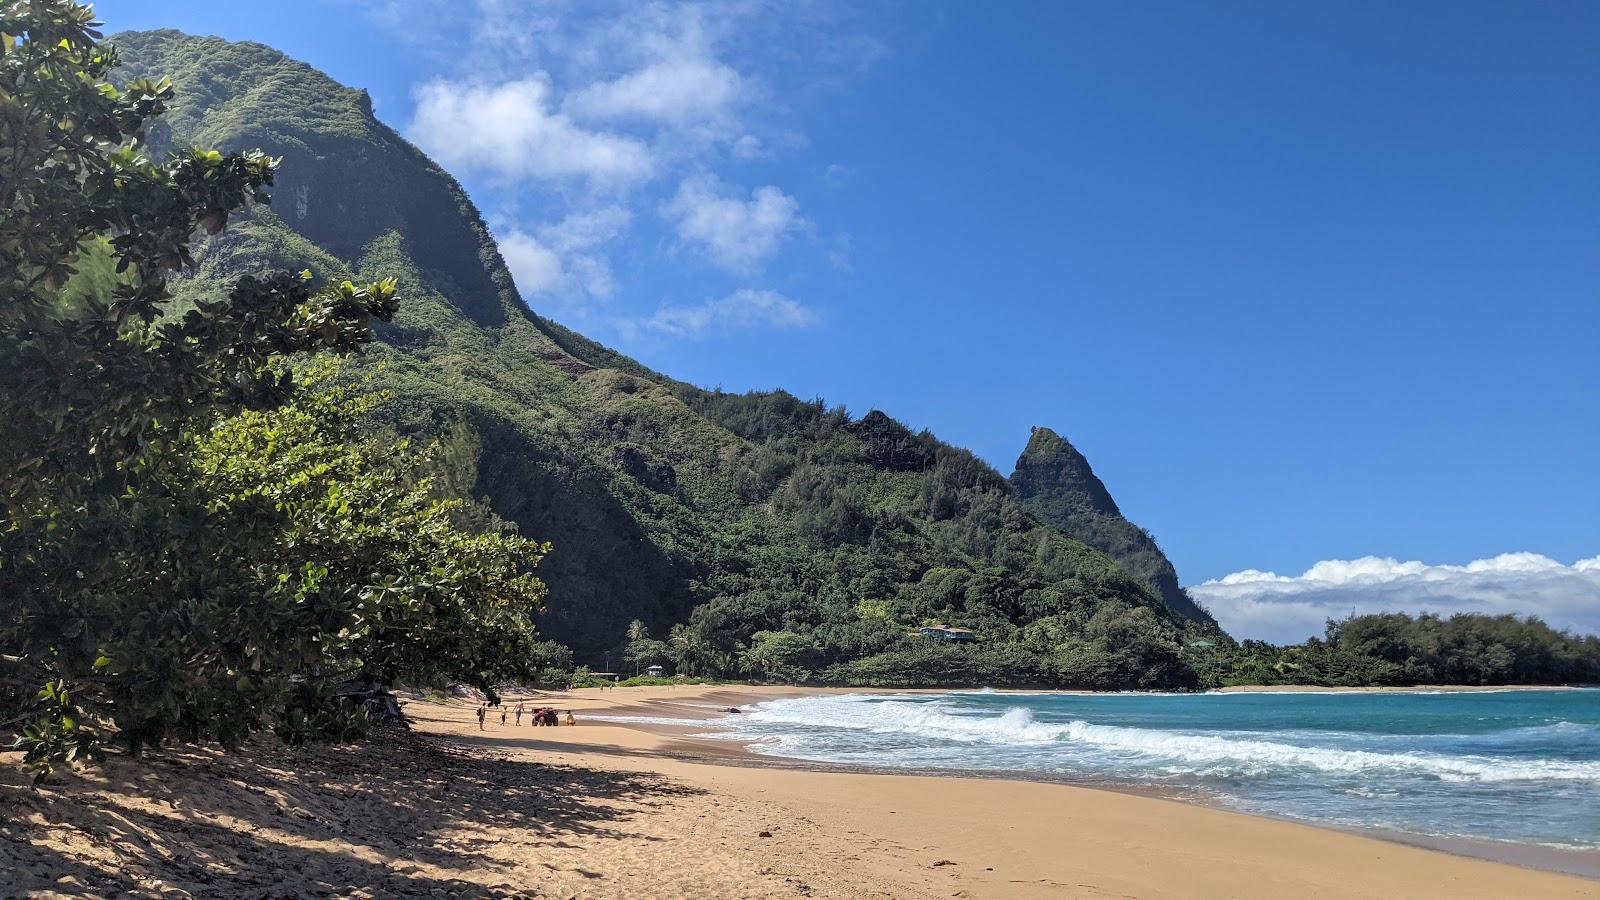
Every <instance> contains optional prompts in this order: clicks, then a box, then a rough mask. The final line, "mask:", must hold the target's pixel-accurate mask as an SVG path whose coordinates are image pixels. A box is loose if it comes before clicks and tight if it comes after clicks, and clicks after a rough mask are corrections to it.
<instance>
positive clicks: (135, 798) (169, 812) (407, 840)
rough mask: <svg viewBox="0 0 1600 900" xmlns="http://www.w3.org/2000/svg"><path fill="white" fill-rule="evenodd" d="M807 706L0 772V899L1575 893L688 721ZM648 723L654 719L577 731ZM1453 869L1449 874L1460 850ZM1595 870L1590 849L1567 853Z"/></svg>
mask: <svg viewBox="0 0 1600 900" xmlns="http://www.w3.org/2000/svg"><path fill="white" fill-rule="evenodd" d="M817 693H826V691H823V690H820V689H815V688H783V687H777V688H772V687H751V686H725V685H710V686H696V687H689V686H678V687H640V688H624V689H617V690H614V691H612V690H607V691H604V692H601V691H599V690H595V689H588V690H581V691H575V692H572V693H558V692H537V693H535V692H526V693H524V692H508V693H507V694H506V700H507V701H509V703H508V706H507V709H508V712H509V710H510V709H514V708H515V706H516V703H517V701H518V699H519V697H520V698H522V699H525V700H526V701H528V702H529V703H530V704H532V705H538V706H554V707H556V708H557V709H560V710H563V711H565V710H569V709H570V710H572V711H573V712H574V714H575V715H576V716H577V726H576V727H566V726H563V727H559V728H533V727H531V726H530V725H529V724H528V723H527V720H526V719H524V723H523V725H522V726H521V727H518V726H517V725H516V724H515V720H514V718H512V717H511V716H510V715H508V718H507V723H506V724H505V725H501V724H500V721H499V712H500V710H498V709H497V710H494V711H493V714H492V715H491V716H490V717H489V718H488V720H487V721H486V722H485V723H484V724H483V726H482V727H481V728H480V726H479V723H478V721H477V718H476V715H475V707H476V703H475V702H474V701H470V700H454V701H447V702H439V701H433V700H428V699H422V698H413V699H409V700H405V701H404V703H405V707H406V711H407V713H408V715H409V716H410V717H411V720H412V723H413V724H412V727H411V728H410V729H409V730H407V729H400V728H391V727H386V728H383V729H380V730H378V731H377V732H375V733H373V734H372V735H371V736H370V739H369V740H365V741H361V742H358V743H353V744H344V745H316V746H309V747H302V748H295V747H288V746H284V745H282V744H281V743H279V742H278V741H276V740H274V739H273V738H271V737H270V736H262V737H260V738H258V739H256V740H254V741H252V742H251V743H250V744H249V746H248V747H247V748H245V750H244V751H243V752H240V753H235V754H229V753H224V752H222V751H220V750H219V749H217V748H213V747H195V746H174V747H167V748H157V749H153V750H150V751H148V752H147V753H146V754H145V756H144V757H143V758H141V759H132V758H129V757H127V756H126V755H125V754H121V753H113V754H111V755H109V756H108V757H107V758H106V759H105V760H104V761H103V762H102V763H100V764H98V765H95V766H90V767H87V768H83V769H80V770H76V771H73V772H64V773H61V774H59V775H58V776H55V777H52V778H51V779H50V780H49V781H48V782H46V783H45V784H44V785H43V786H41V787H40V788H39V789H38V790H33V789H30V788H29V786H28V779H27V777H26V776H25V775H24V774H23V773H22V772H20V771H19V770H18V769H17V768H16V767H15V765H14V763H15V762H16V759H15V756H16V755H15V754H7V755H5V758H4V759H0V764H5V765H4V768H0V896H8V897H9V896H18V897H81V896H155V895H156V894H160V895H161V896H164V897H166V896H171V897H176V898H185V897H193V898H199V897H218V896H230V897H231V896H239V897H279V896H318V897H322V896H327V897H335V896H338V897H361V898H378V897H405V898H417V900H432V898H435V897H445V898H463V900H479V898H484V900H487V898H519V900H520V898H528V900H533V898H577V900H610V898H616V900H633V898H637V897H651V898H660V900H720V898H741V900H798V898H806V900H883V898H892V900H933V898H951V897H957V898H985V900H1046V898H1049V900H1058V898H1085V900H1087V898H1096V900H1100V898H1106V897H1128V898H1133V897H1137V898H1139V900H1188V898H1192V897H1229V898H1236V900H1280V898H1282V897H1317V898H1319V900H1337V898H1349V900H1357V898H1374V897H1406V898H1440V900H1443V898H1450V900H1503V898H1506V897H1516V898H1518V900H1543V898H1562V900H1569V898H1570V900H1576V898H1592V897H1595V896H1597V895H1600V884H1597V882H1596V881H1594V880H1589V879H1585V878H1581V877H1576V876H1572V875H1564V874H1559V873H1556V872H1553V871H1550V870H1549V868H1550V867H1549V866H1544V867H1542V868H1541V867H1540V863H1541V861H1540V860H1538V859H1534V858H1532V857H1524V858H1523V859H1522V860H1521V861H1520V862H1521V865H1512V864H1507V863H1504V862H1495V861H1486V860H1483V859H1479V858H1474V857H1473V856H1472V855H1471V854H1472V851H1471V850H1470V848H1465V847H1463V846H1460V845H1456V846H1452V847H1449V848H1444V849H1449V850H1451V851H1453V852H1442V850H1441V848H1428V847H1419V846H1417V843H1419V842H1417V841H1411V840H1407V839H1406V836H1398V835H1384V834H1373V833H1364V832H1352V831H1345V830H1338V829H1333V828H1329V827H1325V826H1318V825H1311V824H1307V823H1303V822H1295V821H1291V820H1282V819H1274V818H1268V817H1262V816H1258V815H1251V814H1246V813H1242V812H1235V811H1231V810H1227V809H1219V808H1214V807H1211V806H1206V805H1202V804H1199V803H1197V802H1195V801H1194V799H1193V798H1189V799H1174V798H1173V797H1171V796H1162V795H1160V794H1159V793H1158V792H1146V791H1124V790H1120V789H1111V788H1110V787H1109V786H1105V785H1093V786H1083V785H1079V784H1072V783H1061V782H1056V781H1048V780H1039V779H1038V778H1037V777H1034V778H1029V777H1026V775H1027V773H1021V774H1022V775H1023V777H1016V776H1014V775H1011V773H993V775H994V777H978V776H975V775H974V774H970V773H962V772H905V771H895V770H884V769H873V768H867V767H848V768H846V767H821V766H818V765H816V764H813V763H809V762H805V761H795V760H790V759H787V758H784V757H777V756H773V755H769V754H762V753H758V752H755V751H753V750H751V749H749V748H747V747H746V746H745V745H743V744H742V743H740V742H737V741H728V740H714V739H706V738H696V737H693V736H692V735H689V734H686V733H685V732H693V731H695V730H696V726H695V725H694V724H692V723H685V720H686V719H690V718H695V717H705V718H709V717H714V716H717V715H718V714H719V713H721V712H722V711H723V710H725V709H726V708H728V707H729V706H746V705H747V704H750V703H756V702H760V701H762V700H766V699H775V698H779V697H794V696H804V695H808V694H817ZM600 715H624V716H655V717H657V718H659V719H662V720H675V721H676V723H677V724H676V725H669V724H655V725H650V724H640V725H629V724H628V723H626V722H621V723H617V722H608V721H600V720H598V719H597V718H595V717H596V716H600ZM1463 852H1465V853H1466V854H1467V855H1463ZM1594 858H1596V859H1600V854H1594Z"/></svg>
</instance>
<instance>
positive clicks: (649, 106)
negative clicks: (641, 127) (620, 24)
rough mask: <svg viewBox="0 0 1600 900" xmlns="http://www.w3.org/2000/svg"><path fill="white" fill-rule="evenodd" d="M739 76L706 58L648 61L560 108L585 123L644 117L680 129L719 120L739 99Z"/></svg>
mask: <svg viewBox="0 0 1600 900" xmlns="http://www.w3.org/2000/svg"><path fill="white" fill-rule="evenodd" d="M741 89H742V82H741V80H740V78H739V73H737V72H735V71H734V70H733V69H730V68H728V67H727V66H725V65H723V64H721V63H719V62H716V61H714V60H709V59H682V60H673V61H668V62H658V63H652V64H651V65H648V66H645V67H644V68H642V69H639V70H638V71H636V72H633V73H631V74H628V75H624V76H622V77H621V78H617V79H615V80H613V81H602V82H597V83H595V84H591V85H589V86H588V87H585V88H583V89H582V90H579V91H577V92H576V93H574V94H572V95H570V96H569V97H567V100H566V102H565V103H564V104H563V107H562V108H563V109H564V110H566V111H567V112H570V113H571V114H573V115H574V116H577V117H579V118H585V119H643V120H649V121H656V122H666V123H669V124H674V125H684V124H688V123H691V122H696V121H703V120H707V119H718V118H721V117H722V116H724V115H725V114H726V113H727V110H728V107H729V106H731V105H732V104H733V103H734V102H735V101H737V100H738V99H739V96H740V93H741Z"/></svg>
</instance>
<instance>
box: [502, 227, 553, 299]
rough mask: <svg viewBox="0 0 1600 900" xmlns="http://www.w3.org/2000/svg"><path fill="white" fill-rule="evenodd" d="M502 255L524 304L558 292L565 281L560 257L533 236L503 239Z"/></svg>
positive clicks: (514, 234) (517, 233)
mask: <svg viewBox="0 0 1600 900" xmlns="http://www.w3.org/2000/svg"><path fill="white" fill-rule="evenodd" d="M500 256H501V257H503V258H504V259H505V261H506V268H508V269H510V270H511V278H512V279H513V280H514V281H516V283H517V292H518V293H520V294H521V295H522V299H523V300H524V301H526V300H528V298H530V297H532V296H533V295H534V294H541V293H544V292H546V291H551V290H555V289H556V288H557V287H560V286H561V285H562V284H563V283H564V282H565V281H566V273H565V272H563V271H562V266H561V257H560V256H557V255H556V252H555V251H554V250H551V249H550V248H549V247H547V246H545V245H544V244H543V243H541V242H540V241H539V239H538V238H536V237H534V236H533V235H531V234H526V233H524V232H521V231H512V232H510V233H508V234H506V235H505V236H503V237H501V238H500Z"/></svg>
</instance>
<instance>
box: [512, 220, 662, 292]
mask: <svg viewBox="0 0 1600 900" xmlns="http://www.w3.org/2000/svg"><path fill="white" fill-rule="evenodd" d="M632 218H633V217H632V215H631V214H629V212H628V211H627V209H625V208H623V207H621V206H605V207H601V208H599V209H593V210H588V211H585V212H578V213H573V214H572V215H570V216H567V217H566V218H565V219H562V220H561V221H560V222H557V223H556V224H554V225H545V226H543V227H541V228H539V229H538V230H537V235H530V234H528V233H527V232H524V231H521V230H517V229H513V230H511V231H509V232H507V233H506V235H505V236H504V237H502V238H501V239H500V254H501V256H503V257H504V258H505V261H506V267H507V268H509V269H510V270H511V277H512V278H513V279H515V280H516V282H517V290H518V292H519V293H521V294H522V297H523V299H524V300H528V299H529V298H531V297H532V296H533V295H535V294H547V293H556V292H566V293H572V292H574V291H581V292H582V293H584V294H587V295H589V296H591V297H596V298H599V299H602V300H604V299H607V298H609V297H610V296H611V295H612V293H613V292H614V291H615V290H616V282H615V280H614V279H613V278H612V275H611V267H610V265H609V264H607V262H606V259H605V257H604V256H603V255H600V254H598V253H594V252H591V251H593V250H594V249H595V248H597V247H599V246H601V245H603V244H606V243H607V242H610V241H612V240H615V239H616V238H617V237H618V236H619V235H621V234H622V233H623V232H624V231H626V230H627V227H628V225H629V223H630V222H631V221H632Z"/></svg>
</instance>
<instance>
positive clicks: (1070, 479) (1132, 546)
mask: <svg viewBox="0 0 1600 900" xmlns="http://www.w3.org/2000/svg"><path fill="white" fill-rule="evenodd" d="M1011 486H1012V487H1013V488H1015V489H1016V492H1017V499H1019V500H1021V501H1022V506H1023V508H1024V509H1026V510H1027V511H1028V512H1030V513H1033V515H1034V516H1035V517H1037V518H1038V519H1039V521H1041V522H1045V523H1047V524H1050V525H1054V526H1055V527H1056V528H1059V529H1060V530H1061V532H1062V533H1063V534H1066V535H1067V536H1069V537H1073V538H1076V539H1078V540H1080V541H1082V542H1084V543H1085V544H1088V545H1089V546H1091V547H1093V548H1095V549H1096V550H1099V551H1100V552H1101V553H1104V554H1105V555H1107V556H1109V557H1111V558H1112V559H1114V560H1116V561H1117V565H1119V566H1121V567H1122V570H1123V571H1124V572H1127V573H1128V574H1130V575H1132V576H1134V577H1135V578H1138V579H1140V580H1142V581H1144V582H1145V583H1146V584H1148V585H1150V587H1151V588H1153V589H1154V590H1155V591H1156V593H1158V594H1160V595H1161V599H1162V600H1164V601H1166V604H1167V605H1168V606H1170V607H1172V608H1173V609H1174V610H1176V611H1177V612H1178V613H1179V614H1180V615H1183V616H1186V617H1188V618H1190V619H1194V620H1195V621H1198V622H1206V623H1209V624H1215V622H1214V621H1213V620H1212V618H1211V615H1210V614H1209V613H1207V612H1206V611H1205V610H1203V609H1201V608H1200V606H1199V605H1198V604H1197V603H1195V602H1194V599H1193V598H1192V597H1190V596H1189V595H1188V593H1186V592H1185V591H1184V590H1183V588H1182V587H1180V586H1179V585H1178V572H1177V570H1176V569H1174V568H1173V567H1172V561H1171V560H1169V559H1167V555H1166V554H1165V553H1162V552H1161V548H1160V547H1159V546H1158V545H1157V544H1156V540H1155V538H1153V537H1151V536H1150V532H1148V531H1145V530H1144V529H1143V528H1140V527H1139V526H1137V525H1135V524H1133V523H1132V522H1130V521H1128V520H1127V519H1126V518H1124V517H1123V515H1122V510H1120V509H1118V508H1117V501H1115V500H1113V499H1111V492H1110V491H1108V490H1106V486H1105V483H1104V482H1102V481H1101V480H1100V478H1099V476H1097V475H1095V474H1094V469H1093V468H1091V467H1090V465H1089V460H1088V459H1087V458H1085V457H1084V455H1083V454H1082V453H1079V452H1078V448H1076V447H1074V446H1072V444H1071V443H1070V442H1069V441H1067V439H1066V438H1064V437H1062V436H1061V435H1059V434H1056V433H1055V432H1054V431H1051V430H1050V429H1048V428H1035V429H1033V435H1032V437H1030V438H1029V439H1028V446H1027V447H1025V448H1023V451H1022V456H1020V457H1019V458H1018V459H1017V468H1016V471H1014V472H1012V473H1011Z"/></svg>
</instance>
